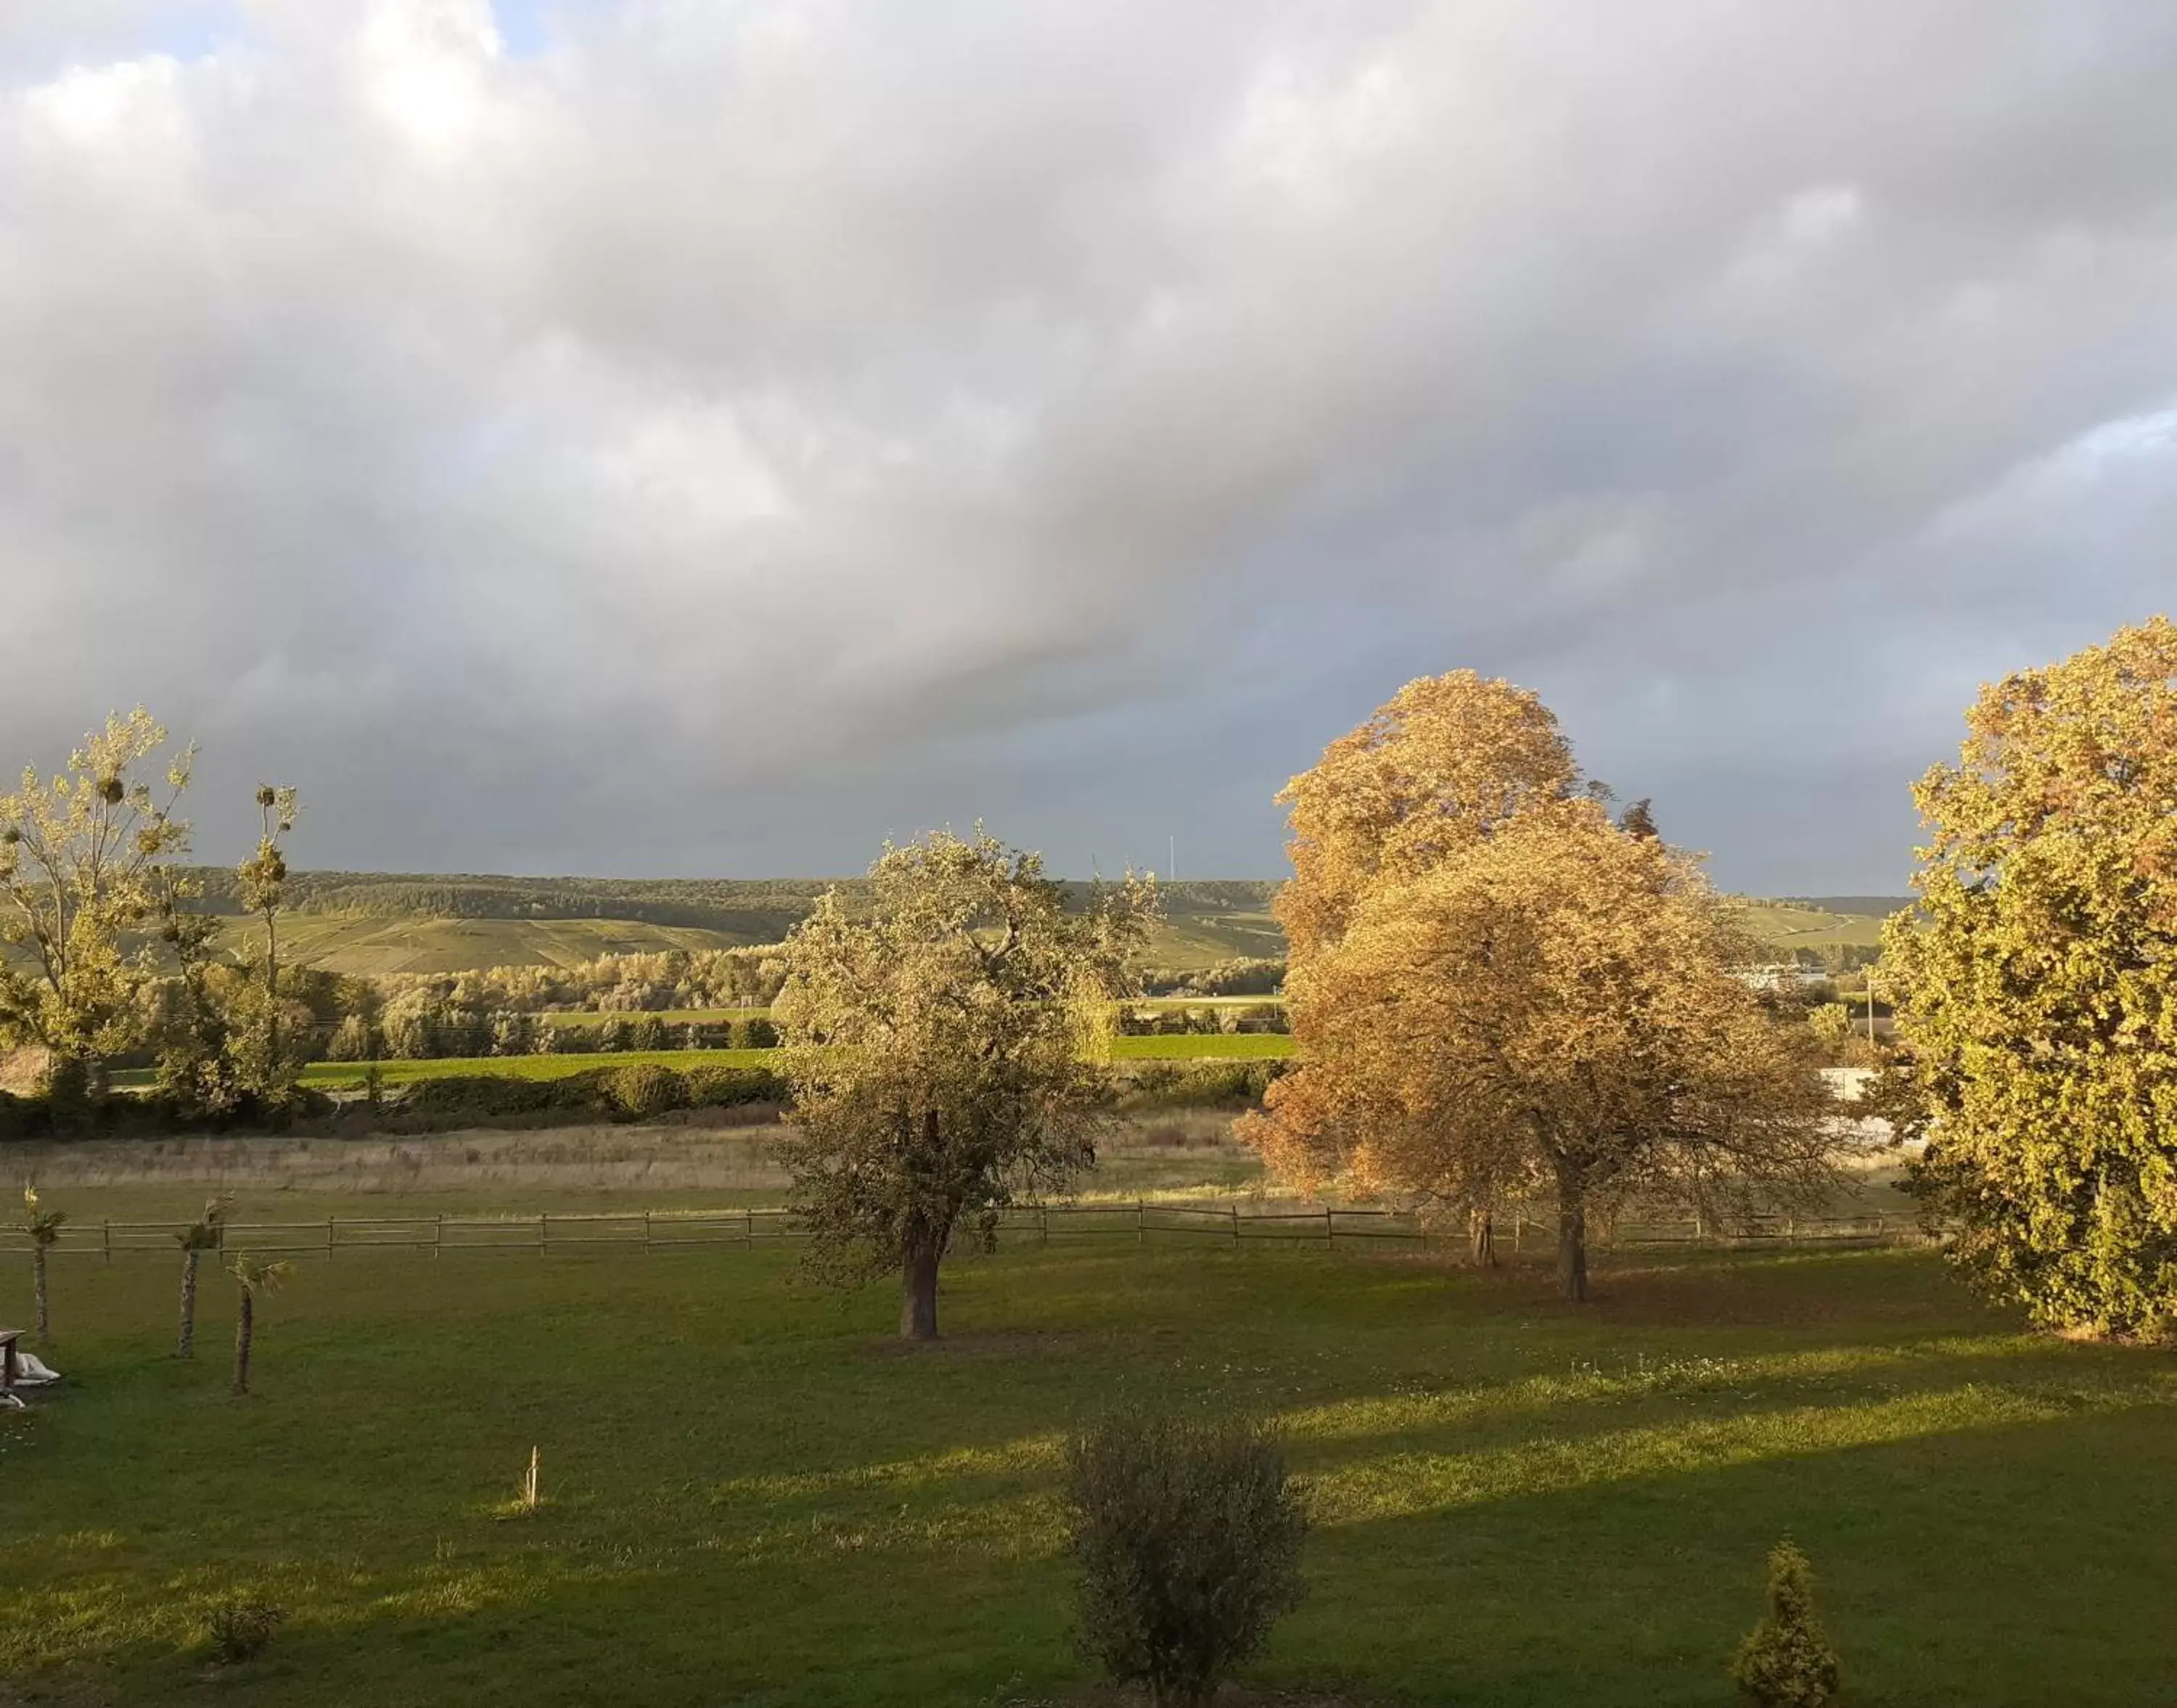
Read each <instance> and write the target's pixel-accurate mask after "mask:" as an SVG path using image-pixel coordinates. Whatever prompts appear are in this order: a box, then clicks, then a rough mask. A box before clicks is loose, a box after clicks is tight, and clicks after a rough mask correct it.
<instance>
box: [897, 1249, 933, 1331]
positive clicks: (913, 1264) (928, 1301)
mask: <svg viewBox="0 0 2177 1708" xmlns="http://www.w3.org/2000/svg"><path fill="white" fill-rule="evenodd" d="M899 1338H900V1339H901V1340H936V1338H937V1245H936V1241H932V1240H930V1239H927V1238H919V1239H917V1240H915V1241H913V1242H912V1243H910V1244H909V1246H908V1250H907V1260H906V1263H904V1265H903V1268H902V1271H901V1274H900V1291H899Z"/></svg>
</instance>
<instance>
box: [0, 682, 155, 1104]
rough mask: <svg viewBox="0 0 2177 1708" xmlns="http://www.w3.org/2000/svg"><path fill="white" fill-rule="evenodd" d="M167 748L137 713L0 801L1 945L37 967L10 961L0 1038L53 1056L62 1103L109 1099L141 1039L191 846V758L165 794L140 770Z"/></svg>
mask: <svg viewBox="0 0 2177 1708" xmlns="http://www.w3.org/2000/svg"><path fill="white" fill-rule="evenodd" d="M165 745H166V730H165V729H164V728H161V726H160V725H159V724H158V723H156V722H155V721H154V720H153V718H151V715H150V713H149V712H145V710H144V708H143V707H140V706H139V707H137V708H136V710H135V711H134V712H130V713H129V714H128V716H127V717H125V718H123V717H122V716H121V715H120V714H119V713H115V714H114V715H113V716H112V717H110V718H107V719H106V727H105V728H103V729H101V730H95V731H93V732H92V733H91V734H89V735H87V736H85V738H84V741H83V745H81V746H80V747H78V748H77V749H76V750H74V752H72V753H71V754H69V756H68V766H67V768H66V769H65V770H64V771H63V772H60V773H59V774H57V775H56V776H54V777H52V778H46V779H43V780H41V778H39V776H38V774H37V772H36V770H35V768H31V769H26V770H25V772H24V773H23V778H22V785H21V787H20V788H19V789H16V790H15V791H14V793H13V794H7V795H0V940H4V941H6V942H8V943H10V944H13V945H16V946H18V947H21V948H22V949H23V950H25V952H26V954H25V958H24V959H25V961H26V962H27V964H25V965H18V964H16V963H14V962H13V961H6V962H0V1038H4V1039H6V1040H8V1041H11V1042H14V1043H17V1044H25V1043H28V1044H36V1045H43V1046H44V1047H45V1048H46V1050H48V1051H50V1052H51V1060H52V1081H53V1089H54V1091H55V1092H56V1094H57V1095H59V1096H61V1097H63V1098H81V1097H87V1096H95V1095H99V1094H102V1093H103V1091H104V1089H105V1078H106V1075H105V1068H106V1061H107V1060H108V1058H110V1057H111V1056H114V1055H116V1054H117V1053H119V1052H120V1051H122V1050H126V1049H128V1048H130V1047H131V1046H133V1045H135V1044H136V1043H137V1042H138V1041H139V1039H140V1037H141V1034H142V1033H143V1030H144V1017H143V1008H142V1005H141V1002H140V1001H139V997H140V995H141V993H142V991H143V990H144V989H145V986H146V985H148V984H149V983H150V980H152V979H153V978H154V977H155V976H156V969H155V966H154V964H153V960H152V954H151V947H150V941H148V937H147V936H146V934H148V933H149V932H150V931H151V930H154V929H155V925H156V923H157V922H158V921H159V920H160V919H162V918H163V917H165V915H166V911H167V909H169V907H170V905H171V901H172V893H173V892H172V887H171V882H170V879H171V874H170V873H168V872H167V871H166V867H167V866H168V865H170V864H171V862H172V861H173V860H174V859H176V858H177V856H179V855H181V854H184V853H186V852H187V851H188V823H187V822H186V821H183V819H181V818H179V817H177V816H176V812H175V809H176V807H177V805H178V803H179V800H180V798H181V796H182V794H183V791H184V790H186V789H188V783H189V770H190V766H191V764H192V762H193V760H194V751H195V750H194V749H187V750H183V752H182V753H181V754H180V755H179V756H177V757H176V758H174V759H173V760H172V761H171V762H170V763H169V764H168V765H167V766H166V772H165V786H164V789H162V790H157V791H155V790H154V789H153V787H152V785H151V784H150V783H149V782H148V781H146V780H145V778H144V776H143V774H142V773H143V772H145V770H146V768H147V767H150V766H151V764H152V761H154V759H155V756H156V755H157V754H158V752H159V750H161V748H163V747H164V746H165ZM134 937H145V939H146V940H145V941H139V942H137V943H136V944H135V945H134V947H132V945H131V939H132V938H134Z"/></svg>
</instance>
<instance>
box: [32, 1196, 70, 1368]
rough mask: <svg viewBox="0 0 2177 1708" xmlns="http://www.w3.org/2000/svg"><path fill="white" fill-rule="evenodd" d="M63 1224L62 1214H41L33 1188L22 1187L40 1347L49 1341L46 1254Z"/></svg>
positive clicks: (50, 1316) (50, 1320) (50, 1318)
mask: <svg viewBox="0 0 2177 1708" xmlns="http://www.w3.org/2000/svg"><path fill="white" fill-rule="evenodd" d="M67 1220H68V1212H67V1211H66V1210H41V1209H39V1208H38V1189H37V1188H36V1187H33V1186H25V1187H24V1188H23V1231H24V1232H25V1234H27V1235H28V1236H30V1290H31V1292H32V1295H33V1297H34V1307H35V1310H36V1312H37V1314H38V1320H37V1325H36V1326H37V1334H38V1340H39V1341H40V1343H41V1344H43V1343H44V1342H46V1341H48V1340H52V1338H53V1312H52V1292H51V1291H50V1286H49V1278H48V1276H47V1274H46V1253H47V1252H50V1251H51V1250H52V1248H53V1247H54V1246H55V1245H56V1244H57V1243H58V1241H59V1240H60V1236H61V1227H62V1225H63V1224H64V1223H65V1222H66V1221H67Z"/></svg>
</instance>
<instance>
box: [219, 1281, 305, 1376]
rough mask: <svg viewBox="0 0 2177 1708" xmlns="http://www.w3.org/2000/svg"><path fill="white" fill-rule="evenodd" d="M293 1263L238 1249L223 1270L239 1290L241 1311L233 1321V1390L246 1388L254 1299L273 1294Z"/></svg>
mask: <svg viewBox="0 0 2177 1708" xmlns="http://www.w3.org/2000/svg"><path fill="white" fill-rule="evenodd" d="M294 1270H295V1266H294V1265H293V1264H292V1263H266V1262H265V1259H264V1258H255V1257H252V1256H251V1255H250V1254H249V1253H248V1252H237V1253H236V1254H235V1255H234V1256H233V1257H232V1258H230V1259H228V1261H227V1265H226V1272H227V1274H230V1275H232V1276H233V1277H234V1280H235V1285H237V1286H238V1287H240V1288H241V1289H242V1310H241V1313H240V1314H239V1315H238V1316H237V1318H235V1323H234V1391H235V1392H236V1393H237V1394H247V1393H248V1391H249V1352H250V1345H251V1343H252V1342H253V1341H254V1340H255V1338H256V1334H257V1300H258V1297H259V1295H260V1294H265V1293H275V1292H277V1291H279V1290H280V1284H281V1282H282V1281H285V1280H286V1279H287V1277H288V1276H289V1275H291V1274H293V1273H294Z"/></svg>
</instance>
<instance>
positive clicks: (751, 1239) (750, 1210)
mask: <svg viewBox="0 0 2177 1708" xmlns="http://www.w3.org/2000/svg"><path fill="white" fill-rule="evenodd" d="M743 1209H744V1210H745V1214H746V1218H747V1222H746V1226H747V1231H745V1233H744V1234H743V1235H742V1236H741V1238H742V1240H743V1241H744V1242H745V1244H746V1245H747V1247H748V1248H749V1249H750V1251H754V1250H755V1249H756V1207H755V1206H754V1205H753V1204H749V1205H745V1206H743Z"/></svg>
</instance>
